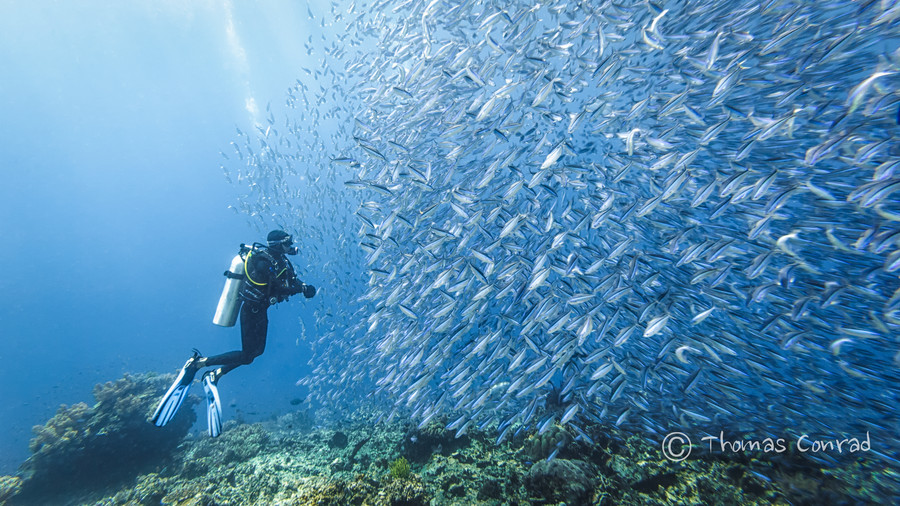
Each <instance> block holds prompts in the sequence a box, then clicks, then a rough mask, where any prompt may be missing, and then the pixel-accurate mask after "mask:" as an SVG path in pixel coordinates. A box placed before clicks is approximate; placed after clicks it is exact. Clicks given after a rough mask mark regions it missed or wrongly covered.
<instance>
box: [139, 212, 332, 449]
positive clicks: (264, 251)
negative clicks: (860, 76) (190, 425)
mask: <svg viewBox="0 0 900 506" xmlns="http://www.w3.org/2000/svg"><path fill="white" fill-rule="evenodd" d="M266 243H267V245H266V246H263V245H262V244H259V243H254V244H253V245H252V246H246V245H244V244H241V250H240V252H239V253H238V255H237V256H235V257H234V260H233V261H232V263H231V268H230V269H229V270H228V271H226V272H225V276H226V277H227V278H228V279H227V280H226V282H225V289H224V290H223V292H222V297H221V298H220V300H219V306H218V307H217V308H216V314H215V317H214V318H213V323H215V324H216V325H221V326H224V327H232V326H234V324H235V321H236V320H237V315H238V309H240V318H241V348H242V349H241V350H240V351H229V352H227V353H222V354H221V355H215V356H212V357H204V356H202V355H201V354H200V352H199V351H198V350H197V349H196V348H195V349H194V354H193V356H191V358H189V359H188V360H187V362H186V363H185V364H184V367H182V368H181V371H180V372H179V373H178V377H177V378H176V379H175V383H173V384H172V386H171V387H169V390H168V391H167V392H166V394H165V395H164V396H163V398H162V400H161V401H160V403H159V406H158V407H157V408H156V411H155V412H154V413H153V417H152V418H151V419H150V421H152V422H153V423H154V424H155V425H156V426H157V427H162V426H163V425H166V424H167V423H169V422H170V421H171V420H172V418H174V417H175V413H176V412H177V411H178V408H179V407H181V403H182V402H184V399H185V398H186V397H187V394H188V391H189V390H190V387H191V383H192V382H193V381H194V375H195V374H196V373H197V371H198V370H200V369H202V368H204V367H210V366H220V367H218V368H216V369H211V370H208V371H206V372H205V373H203V376H202V377H201V379H200V382H201V383H202V384H203V390H204V392H205V393H206V405H207V406H206V408H207V409H206V415H207V416H206V420H207V423H208V427H209V435H210V436H212V437H216V436H218V435H219V433H221V432H222V403H221V401H220V400H219V391H218V387H217V383H218V381H219V378H221V377H222V376H223V375H225V374H226V373H228V372H230V371H232V370H234V369H235V368H237V367H239V366H242V365H246V364H249V363H251V362H253V359H255V358H256V357H258V356H260V355H262V353H263V351H265V348H266V331H267V329H268V325H269V318H268V315H267V314H266V310H267V309H268V308H269V306H271V305H273V304H277V303H278V302H283V301H285V300H287V299H288V297H290V296H291V295H296V294H298V293H302V294H303V295H304V296H305V297H306V298H307V299H311V298H312V297H313V296H315V294H316V289H315V287H314V286H312V285H308V284H306V283H303V282H302V281H300V280H299V279H298V278H297V274H296V273H295V272H294V266H293V265H291V262H290V260H288V259H287V257H286V255H296V254H297V247H296V246H293V244H294V242H293V239H292V237H291V236H290V235H289V234H288V233H287V232H284V231H283V230H273V231H271V232H269V235H268V236H267V237H266Z"/></svg>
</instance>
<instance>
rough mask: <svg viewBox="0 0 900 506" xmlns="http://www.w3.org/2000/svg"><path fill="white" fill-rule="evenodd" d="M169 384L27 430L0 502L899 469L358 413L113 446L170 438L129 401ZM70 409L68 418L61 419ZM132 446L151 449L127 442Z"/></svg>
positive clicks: (847, 499) (877, 478) (698, 480)
mask: <svg viewBox="0 0 900 506" xmlns="http://www.w3.org/2000/svg"><path fill="white" fill-rule="evenodd" d="M166 381H168V378H167V377H162V376H155V375H145V376H126V378H124V379H122V380H119V381H117V382H115V383H108V384H106V385H105V386H101V385H98V389H95V396H96V397H97V398H98V401H99V402H98V404H96V405H95V406H94V407H87V406H84V405H81V406H80V407H79V405H76V406H73V407H64V408H65V409H63V408H61V409H60V412H59V413H58V414H57V416H56V417H54V420H51V421H48V424H47V425H46V426H45V427H44V429H45V431H44V432H41V431H40V430H37V429H38V428H36V440H38V441H39V443H40V444H36V443H35V441H33V442H32V450H33V451H34V452H35V454H34V456H33V457H32V458H31V459H29V461H28V462H26V463H25V464H23V467H22V472H21V473H20V475H19V476H16V477H2V478H0V504H9V505H11V506H14V505H20V504H42V505H48V504H65V505H70V504H71V505H76V504H100V505H159V504H164V505H179V506H188V505H273V504H286V505H287V504H304V505H305V504H317V505H351V504H355V505H426V504H437V505H443V504H448V505H451V504H458V505H474V504H485V505H500V504H504V505H507V504H509V505H514V504H523V505H524V504H553V505H560V504H566V505H577V504H865V503H871V504H879V503H881V504H887V503H891V502H893V501H895V500H896V499H897V497H898V496H900V494H898V489H897V483H898V481H900V479H898V478H900V475H898V472H897V470H896V469H889V468H886V467H885V466H884V465H881V464H879V463H878V462H876V461H875V460H872V459H868V460H867V459H855V460H849V461H847V462H846V463H845V464H842V465H840V466H836V467H830V468H825V467H821V466H819V465H817V464H816V463H814V462H813V461H810V460H808V459H805V458H804V459H800V458H797V457H793V456H791V457H788V456H780V457H779V458H777V459H775V458H769V456H768V455H752V454H751V455H748V454H742V455H739V456H736V457H735V456H729V457H727V458H726V457H724V456H722V455H703V456H700V457H697V458H688V459H686V460H683V461H681V462H670V461H668V460H666V459H665V458H664V456H663V454H662V452H661V449H660V448H658V447H657V446H656V445H651V444H650V443H649V442H647V441H645V440H643V439H642V438H639V437H637V436H635V435H630V436H629V435H627V434H625V433H622V432H620V431H618V430H617V429H615V428H612V429H610V428H606V429H604V428H602V427H599V426H594V427H590V428H589V429H588V430H589V434H590V437H591V439H592V440H593V442H592V444H588V443H586V442H585V441H584V440H583V438H579V439H576V438H574V437H573V433H572V431H571V429H570V428H567V427H561V426H558V425H556V426H552V427H551V428H549V429H547V430H546V431H545V432H544V433H543V434H536V433H535V432H534V431H531V432H525V431H523V432H521V433H520V434H519V435H518V436H517V437H514V438H512V439H511V440H509V441H506V442H503V443H501V444H500V445H497V444H495V439H496V436H495V432H494V431H487V432H484V433H482V432H479V431H471V432H469V433H468V434H466V435H464V436H462V437H459V438H457V437H455V432H454V431H447V430H445V429H444V427H445V426H446V425H447V422H446V421H434V422H432V423H430V424H429V425H427V426H425V427H424V428H422V429H417V428H416V426H415V425H414V424H411V423H409V422H408V421H404V420H393V421H391V422H388V423H385V422H379V423H375V414H366V413H357V414H356V415H355V416H353V417H352V418H351V419H350V420H348V421H346V422H345V423H342V424H339V425H337V426H318V425H316V422H315V420H313V418H312V416H311V414H310V413H309V412H306V411H303V410H300V411H297V412H293V413H289V414H286V415H283V416H280V417H278V418H276V419H273V420H270V421H267V422H261V423H253V424H247V423H240V422H237V421H229V422H227V423H226V424H225V427H224V432H223V434H222V435H221V436H219V437H218V438H210V437H208V436H207V435H206V434H196V433H194V434H190V433H187V431H186V428H187V427H190V424H192V423H193V421H194V419H195V418H193V417H195V416H196V415H195V414H194V413H193V411H192V408H193V406H185V407H183V408H182V409H183V410H185V411H186V412H187V414H186V415H184V417H183V418H184V419H183V420H182V422H183V427H184V428H185V430H184V431H183V432H180V433H179V432H177V429H175V428H173V429H172V431H173V432H172V434H173V435H172V437H173V438H175V437H177V439H176V440H175V442H174V443H173V444H172V445H171V446H168V447H167V446H166V445H165V444H162V443H160V442H158V441H157V442H155V443H154V442H147V441H144V440H141V439H140V438H138V437H128V438H116V434H117V433H121V432H123V431H128V430H132V431H137V432H139V433H141V434H143V433H145V432H144V431H147V432H146V434H149V435H150V436H152V437H158V436H159V434H161V433H164V432H165V431H166V429H168V427H167V428H166V429H159V428H156V427H153V426H152V425H150V424H148V423H146V420H138V421H137V422H139V423H137V424H136V423H133V422H135V420H133V418H134V417H135V416H137V415H136V414H137V413H143V410H142V409H138V408H137V407H136V406H138V405H139V402H138V401H142V400H143V401H145V400H146V398H152V397H153V395H154V394H155V392H156V390H157V389H159V388H160V385H162V386H164V385H165V383H166ZM144 384H146V385H151V384H152V388H150V387H149V386H148V389H147V392H146V393H145V392H144V391H142V390H140V388H138V387H139V386H140V385H144ZM122 390H127V391H130V392H131V393H132V394H134V398H133V399H132V400H133V401H134V402H128V403H124V404H123V403H122V402H121V400H120V401H119V402H118V404H119V405H120V406H119V408H121V409H119V410H118V411H116V410H115V409H114V408H115V404H110V402H109V401H110V399H111V398H112V395H111V394H112V393H114V392H120V391H122ZM194 402H199V399H195V400H194ZM301 407H302V406H301ZM76 408H77V412H78V416H68V415H69V414H71V412H72V411H73V410H76ZM130 410H131V411H130ZM132 411H133V413H132ZM141 416H143V415H141ZM179 416H182V415H181V413H179ZM101 419H104V420H106V422H105V423H106V426H105V427H103V428H100V427H99V424H100V423H102V422H101ZM177 421H178V418H177V417H176V420H175V422H177ZM76 423H80V424H85V425H83V426H79V428H73V427H74V425H73V424H76ZM173 423H174V422H173ZM142 424H145V425H147V426H149V427H146V426H144V425H142ZM63 427H65V430H63ZM175 427H178V425H177V424H175ZM50 428H52V431H51V430H50ZM104 430H105V433H104V434H101V435H99V436H98V434H99V433H100V432H103V431H104ZM48 431H49V432H48ZM50 432H52V433H53V434H56V435H58V436H59V438H58V439H57V440H52V439H51V438H50V436H48V434H49V433H50ZM185 434H187V435H185ZM42 436H43V439H40V438H41V437H42ZM98 441H102V442H103V444H105V445H107V447H106V448H101V447H100V446H98V445H99V444H100V443H98ZM110 441H113V443H112V445H114V446H115V445H121V448H119V450H120V451H114V448H112V446H110ZM143 444H146V445H153V446H152V447H150V446H148V448H146V450H147V451H143V450H144V448H141V447H139V446H136V445H143ZM153 448H157V449H160V448H163V449H164V450H160V451H151V450H152V449H153ZM123 453H124V454H125V455H126V456H127V455H131V456H132V457H130V458H128V457H123V458H120V459H119V460H118V461H116V462H114V468H111V467H110V465H112V464H113V463H111V462H110V461H111V460H113V461H114V460H116V458H117V457H110V456H111V455H120V456H121V454H123ZM551 455H553V456H552V458H551ZM107 464H109V465H107ZM104 466H106V467H105V468H104ZM110 469H112V470H110Z"/></svg>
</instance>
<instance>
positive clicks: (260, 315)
mask: <svg viewBox="0 0 900 506" xmlns="http://www.w3.org/2000/svg"><path fill="white" fill-rule="evenodd" d="M268 328H269V317H268V315H267V314H266V306H265V305H263V304H253V303H250V302H244V304H243V305H242V306H241V346H242V348H243V349H242V350H241V351H229V352H227V353H222V354H221V355H215V356H212V357H208V358H206V360H205V361H204V362H203V365H202V366H203V367H205V366H215V365H221V366H222V367H220V368H219V369H217V370H216V371H215V379H216V380H217V381H218V378H220V377H221V376H222V375H224V374H227V373H228V372H231V371H233V370H234V369H235V368H237V367H240V366H242V365H247V364H249V363H251V362H253V359H254V358H256V357H258V356H260V355H262V352H263V351H264V350H265V349H266V332H267V331H268Z"/></svg>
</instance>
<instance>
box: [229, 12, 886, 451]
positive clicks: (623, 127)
mask: <svg viewBox="0 0 900 506" xmlns="http://www.w3.org/2000/svg"><path fill="white" fill-rule="evenodd" d="M309 18H310V22H311V23H313V24H318V25H319V28H320V30H319V31H317V32H316V33H313V34H311V35H307V34H304V35H303V36H304V38H306V40H307V43H306V47H307V50H308V53H309V55H310V56H312V57H314V58H316V61H317V62H318V66H317V67H315V68H304V69H302V70H301V72H300V74H299V78H298V80H297V82H296V83H295V85H294V86H292V87H291V88H290V90H288V94H287V96H286V104H285V105H286V108H285V112H284V113H283V118H281V116H282V113H280V112H279V113H278V118H276V111H274V110H273V108H272V107H271V106H270V107H269V108H268V109H267V117H266V118H265V119H264V120H263V121H261V122H260V124H258V125H257V126H256V130H257V131H256V132H250V133H245V132H242V131H240V130H238V136H237V138H236V140H235V142H233V143H232V145H233V146H232V147H231V148H229V150H228V152H225V151H223V153H222V156H223V157H224V158H226V159H227V160H226V161H225V162H224V163H223V168H224V169H225V171H226V174H227V177H229V178H231V179H232V180H235V179H236V184H238V185H240V187H241V188H243V189H244V191H245V195H244V196H243V198H242V199H241V201H240V202H239V204H238V205H236V207H235V209H236V210H237V211H241V212H243V213H246V214H247V215H249V216H251V219H252V220H253V223H254V224H255V225H257V226H258V227H259V229H260V230H261V231H262V230H265V229H266V227H268V226H269V225H274V224H277V225H280V226H285V227H287V228H288V229H289V230H292V231H294V233H295V235H296V237H298V238H300V239H301V242H302V244H301V255H300V257H298V258H299V265H298V267H299V269H300V272H302V273H303V274H302V275H303V276H304V279H307V278H309V279H310V280H312V281H313V282H315V284H316V285H317V286H322V287H323V288H322V290H321V297H317V299H316V301H317V302H316V303H317V304H318V305H317V306H315V307H316V309H315V312H316V329H314V331H310V332H307V334H308V339H309V340H310V342H311V345H312V349H313V353H314V356H313V357H312V360H311V361H310V364H311V365H312V366H313V368H314V370H313V373H312V375H311V376H309V377H306V378H304V379H302V380H301V383H303V384H305V385H308V386H309V388H310V390H311V398H312V399H314V400H315V401H316V403H317V405H319V406H321V407H323V408H324V409H325V410H331V411H332V412H334V413H336V414H337V413H341V412H346V411H347V410H351V409H355V408H356V407H359V406H360V405H363V404H365V403H369V404H374V405H376V406H379V408H380V409H383V411H384V413H385V417H386V418H387V417H411V418H412V419H413V420H414V422H415V423H416V424H418V425H419V426H424V425H425V424H427V423H429V422H431V421H433V420H437V421H440V423H442V424H445V425H446V428H447V429H448V430H452V431H455V433H456V434H457V435H458V436H460V435H463V434H465V433H466V432H467V431H469V430H471V429H473V428H475V427H478V428H482V429H484V428H490V429H492V430H496V433H497V437H498V441H502V440H504V439H506V438H509V437H511V436H512V435H513V434H515V433H516V432H519V431H522V430H526V429H528V428H537V429H538V430H539V431H542V432H543V431H544V430H546V429H547V428H548V427H550V426H551V425H553V424H563V425H566V426H568V427H570V428H571V430H572V431H574V433H577V434H579V437H582V438H586V439H588V440H589V436H588V435H587V434H585V433H583V431H582V428H583V427H584V426H585V425H586V424H594V423H599V424H605V425H608V426H612V425H615V426H619V427H620V428H622V429H625V430H630V431H633V432H635V433H638V434H641V435H642V436H644V437H647V438H649V439H651V440H653V441H659V440H661V439H662V438H663V436H664V435H665V434H667V433H669V432H671V431H676V430H678V431H683V432H688V433H690V434H696V435H697V436H698V437H700V436H701V435H705V434H707V433H709V434H715V435H718V434H719V432H720V430H725V431H728V432H730V433H737V434H750V435H752V436H753V437H754V438H756V439H761V438H764V437H786V436H787V435H789V434H818V435H825V436H841V435H846V436H845V437H849V436H854V437H855V436H858V435H865V432H866V431H868V432H870V433H871V438H872V440H873V442H874V441H876V440H877V445H876V444H873V448H872V453H873V454H875V455H877V456H878V457H879V458H884V459H888V460H889V461H891V462H893V463H894V464H896V463H897V458H898V451H900V439H898V432H897V428H898V427H900V416H898V409H897V406H898V401H900V395H898V393H900V142H898V141H897V140H898V137H900V125H898V123H900V113H898V107H900V49H898V47H900V1H896V0H894V1H889V0H868V1H860V2H850V1H835V0H832V1H828V2H812V1H788V0H771V1H763V2H755V1H743V0H734V1H720V0H701V1H680V2H665V3H659V4H657V3H654V2H650V1H645V0H644V1H627V0H622V1H617V2H613V1H606V2H601V1H597V2H589V1H549V2H538V3H534V2H517V1H510V2H497V1H469V2H458V1H455V0H379V1H373V2H362V1H360V2H349V1H348V2H343V1H342V2H332V3H330V4H328V5H327V6H322V7H320V8H319V9H318V10H317V7H316V6H315V5H310V7H309ZM307 37H308V38H307ZM275 109H277V108H275ZM320 299H321V300H320ZM826 457H827V456H823V458H826Z"/></svg>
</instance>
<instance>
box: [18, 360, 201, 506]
mask: <svg viewBox="0 0 900 506" xmlns="http://www.w3.org/2000/svg"><path fill="white" fill-rule="evenodd" d="M173 379H174V377H173V376H172V375H166V376H160V375H156V374H144V375H129V374H126V375H125V376H124V377H123V378H121V379H119V380H117V381H115V382H108V383H105V384H101V385H97V386H95V387H94V392H93V394H94V398H95V399H96V401H97V402H96V404H95V405H94V406H88V405H87V404H85V403H78V404H74V405H72V406H66V405H63V406H60V408H59V409H58V410H57V412H56V415H55V416H53V418H51V419H50V420H48V421H47V423H46V424H44V425H42V426H41V425H39V426H35V427H34V429H33V431H34V438H33V439H32V440H31V442H30V444H29V448H30V449H31V452H32V455H31V457H29V458H28V460H26V461H25V463H23V464H22V465H21V466H20V472H19V474H20V479H21V482H20V490H18V491H17V492H16V493H15V494H9V495H10V497H11V498H10V499H9V502H10V504H17V503H19V502H21V503H24V504H34V503H42V502H53V500H52V498H53V497H54V495H57V496H63V497H64V496H69V495H71V494H74V493H77V492H78V491H81V490H84V489H86V488H93V489H99V488H102V487H106V486H113V485H115V484H117V483H119V482H124V481H130V480H133V479H134V477H135V476H136V475H137V474H139V473H140V472H143V471H146V470H148V469H152V467H153V466H154V465H156V464H158V463H160V462H163V461H165V460H167V459H169V458H171V456H172V452H173V451H174V450H175V448H176V447H177V446H178V444H179V443H180V442H181V441H182V439H183V438H184V436H185V434H187V432H188V430H189V429H190V427H191V425H193V423H194V421H195V420H196V414H195V413H194V412H193V410H192V409H190V408H189V406H188V407H187V409H182V410H181V412H180V413H179V414H178V415H177V416H176V417H175V419H174V420H173V421H172V422H171V423H170V424H168V425H167V426H166V427H163V428H158V427H154V426H153V425H152V424H150V423H148V421H147V419H148V417H149V416H150V414H151V412H152V409H153V408H154V407H155V405H156V402H157V401H158V400H159V397H160V396H161V395H162V394H163V393H164V392H165V389H166V388H168V386H169V384H170V383H171V382H172V381H173ZM193 402H197V400H196V398H195V399H192V400H188V402H187V404H188V405H190V404H191V403H193Z"/></svg>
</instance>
